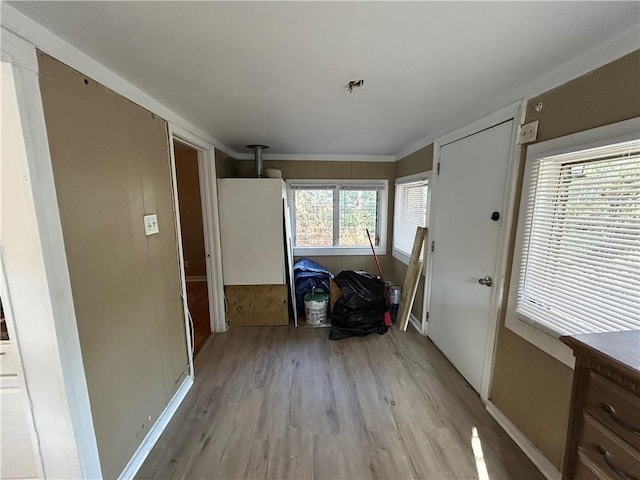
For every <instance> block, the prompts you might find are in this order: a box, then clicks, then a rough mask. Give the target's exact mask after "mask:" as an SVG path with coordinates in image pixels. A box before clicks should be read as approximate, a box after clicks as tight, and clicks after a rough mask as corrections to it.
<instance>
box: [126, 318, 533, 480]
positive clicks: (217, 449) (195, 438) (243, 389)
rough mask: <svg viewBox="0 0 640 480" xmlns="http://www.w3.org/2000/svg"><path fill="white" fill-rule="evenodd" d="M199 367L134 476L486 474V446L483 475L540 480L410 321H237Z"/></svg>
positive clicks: (206, 349) (209, 347) (213, 341)
mask: <svg viewBox="0 0 640 480" xmlns="http://www.w3.org/2000/svg"><path fill="white" fill-rule="evenodd" d="M195 368H196V377H195V382H194V386H193V388H192V390H191V391H190V392H189V394H188V395H187V397H186V398H185V401H184V403H183V405H181V407H180V408H179V409H178V412H177V413H176V415H175V416H174V418H173V419H172V421H171V422H170V424H169V425H168V427H167V429H166V431H165V432H164V434H163V435H162V437H161V438H160V440H159V441H158V443H157V445H156V446H155V448H154V449H153V450H152V451H151V453H150V454H149V457H148V458H147V460H146V461H145V463H144V465H143V466H142V468H141V469H140V471H139V472H138V476H137V478H140V479H147V478H149V479H150V478H163V479H165V478H166V479H169V478H184V479H203V478H207V479H208V478H220V479H235V478H238V479H239V478H247V479H254V478H255V479H280V478H291V479H332V480H333V479H355V478H358V479H369V478H370V479H399V478H402V479H405V478H406V479H409V478H426V479H478V478H482V477H479V473H478V468H482V465H481V464H482V461H476V457H478V455H479V453H478V446H480V449H481V451H482V453H481V455H482V457H481V458H482V460H483V461H484V465H486V472H487V475H488V477H486V478H490V479H492V480H494V479H500V478H504V479H510V478H518V479H532V480H543V478H544V477H543V476H542V475H541V474H540V472H539V471H538V470H537V469H536V468H535V467H534V466H533V464H532V463H531V462H530V461H529V460H528V459H527V457H526V456H525V455H524V454H523V453H522V452H521V451H520V450H519V449H518V447H517V446H516V445H515V444H514V443H513V442H512V441H511V439H510V438H509V437H508V436H507V434H506V433H505V432H504V431H503V430H502V429H501V428H500V427H499V426H498V425H497V423H496V422H495V421H494V420H493V419H492V418H491V417H490V415H489V414H488V413H487V411H486V410H485V409H484V406H483V405H482V402H481V401H480V398H479V397H478V395H477V394H476V393H475V392H474V391H473V390H472V389H471V388H470V387H469V385H468V384H467V383H466V382H465V380H464V379H463V378H462V377H461V376H460V374H459V373H458V372H457V371H456V370H455V369H454V368H453V366H452V365H451V364H450V363H449V362H448V361H447V359H446V358H444V357H443V356H442V354H441V353H440V352H439V351H438V349H437V348H435V347H434V345H433V344H432V343H431V342H430V341H429V340H427V339H426V338H424V337H423V336H422V335H420V334H419V333H417V332H416V331H415V330H412V329H409V331H408V332H405V333H403V332H399V331H397V330H396V329H395V328H394V329H392V330H391V331H390V332H389V333H387V334H386V335H382V336H378V335H370V336H368V337H365V338H351V339H345V340H340V341H330V340H329V339H328V330H326V329H312V328H308V329H304V328H297V329H296V328H295V327H235V328H232V329H231V330H230V331H229V332H227V333H224V334H214V335H212V336H211V337H210V338H209V340H208V341H207V342H206V343H205V345H204V346H203V348H202V350H201V352H200V354H199V356H198V358H197V359H196V364H195ZM474 435H475V439H474ZM474 445H475V447H476V451H475V452H474V448H473V446H474ZM478 458H480V457H478ZM478 465H480V467H479V466H478Z"/></svg>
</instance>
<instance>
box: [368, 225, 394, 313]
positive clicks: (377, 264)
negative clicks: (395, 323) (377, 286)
mask: <svg viewBox="0 0 640 480" xmlns="http://www.w3.org/2000/svg"><path fill="white" fill-rule="evenodd" d="M365 230H366V231H367V237H369V245H371V251H372V252H373V259H374V260H375V261H376V267H378V275H380V280H382V281H383V282H384V277H383V276H382V269H381V268H380V262H378V256H377V255H376V250H375V248H373V242H372V241H371V235H370V234H369V229H368V228H365ZM384 293H385V296H386V297H387V300H388V301H389V302H391V297H390V296H389V292H388V289H387V284H386V283H385V284H384Z"/></svg>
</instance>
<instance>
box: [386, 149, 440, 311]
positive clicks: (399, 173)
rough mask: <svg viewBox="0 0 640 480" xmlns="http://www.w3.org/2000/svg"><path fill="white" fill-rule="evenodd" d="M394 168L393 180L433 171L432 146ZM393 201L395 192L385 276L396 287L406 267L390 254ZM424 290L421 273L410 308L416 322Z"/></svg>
mask: <svg viewBox="0 0 640 480" xmlns="http://www.w3.org/2000/svg"><path fill="white" fill-rule="evenodd" d="M394 167H395V169H394V178H400V177H406V176H407V175H414V174H416V173H422V172H428V171H431V170H433V144H430V145H427V146H426V147H423V148H421V149H420V150H418V151H416V152H414V153H412V154H410V155H407V156H406V157H404V158H401V159H400V160H398V161H397V162H396V163H395V165H394ZM394 190H395V186H394ZM394 200H395V191H394V194H393V199H391V201H390V206H389V223H388V227H387V228H389V229H390V230H389V232H390V235H389V243H388V244H387V245H388V253H389V255H388V256H387V264H386V270H385V274H386V279H387V280H389V281H391V282H393V283H394V284H396V285H402V283H403V282H404V278H405V276H406V275H407V268H408V267H407V265H406V264H405V263H403V262H401V261H400V260H398V259H397V258H395V257H394V256H393V255H392V254H391V251H392V248H393V218H394V216H393V207H394ZM424 289H425V277H424V273H423V274H422V275H420V279H419V281H418V290H417V292H416V297H415V300H414V302H413V307H412V308H411V314H412V315H413V316H414V317H415V318H416V319H417V320H418V321H420V319H421V318H422V315H423V311H424Z"/></svg>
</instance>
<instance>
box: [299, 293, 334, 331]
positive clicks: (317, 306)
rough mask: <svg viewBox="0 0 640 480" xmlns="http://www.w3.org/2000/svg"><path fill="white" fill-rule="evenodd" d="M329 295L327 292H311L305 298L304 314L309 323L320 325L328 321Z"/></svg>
mask: <svg viewBox="0 0 640 480" xmlns="http://www.w3.org/2000/svg"><path fill="white" fill-rule="evenodd" d="M328 305H329V294H328V293H325V292H315V291H314V292H311V293H307V294H306V295H305V296H304V313H305V318H306V319H307V323H310V324H312V325H319V324H321V323H325V322H326V321H327V306H328Z"/></svg>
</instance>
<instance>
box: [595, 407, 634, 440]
mask: <svg viewBox="0 0 640 480" xmlns="http://www.w3.org/2000/svg"><path fill="white" fill-rule="evenodd" d="M601 406H602V409H603V410H604V411H605V412H607V413H608V414H609V416H610V417H611V419H612V420H613V421H614V422H616V423H617V424H618V425H620V426H621V427H622V428H624V429H625V430H629V431H630V432H631V433H635V434H636V435H640V430H638V429H637V428H636V427H634V426H633V425H631V424H630V423H627V422H625V421H624V420H622V419H621V418H620V417H618V415H616V410H615V408H613V407H612V406H611V405H609V404H608V403H604V402H602V403H601Z"/></svg>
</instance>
